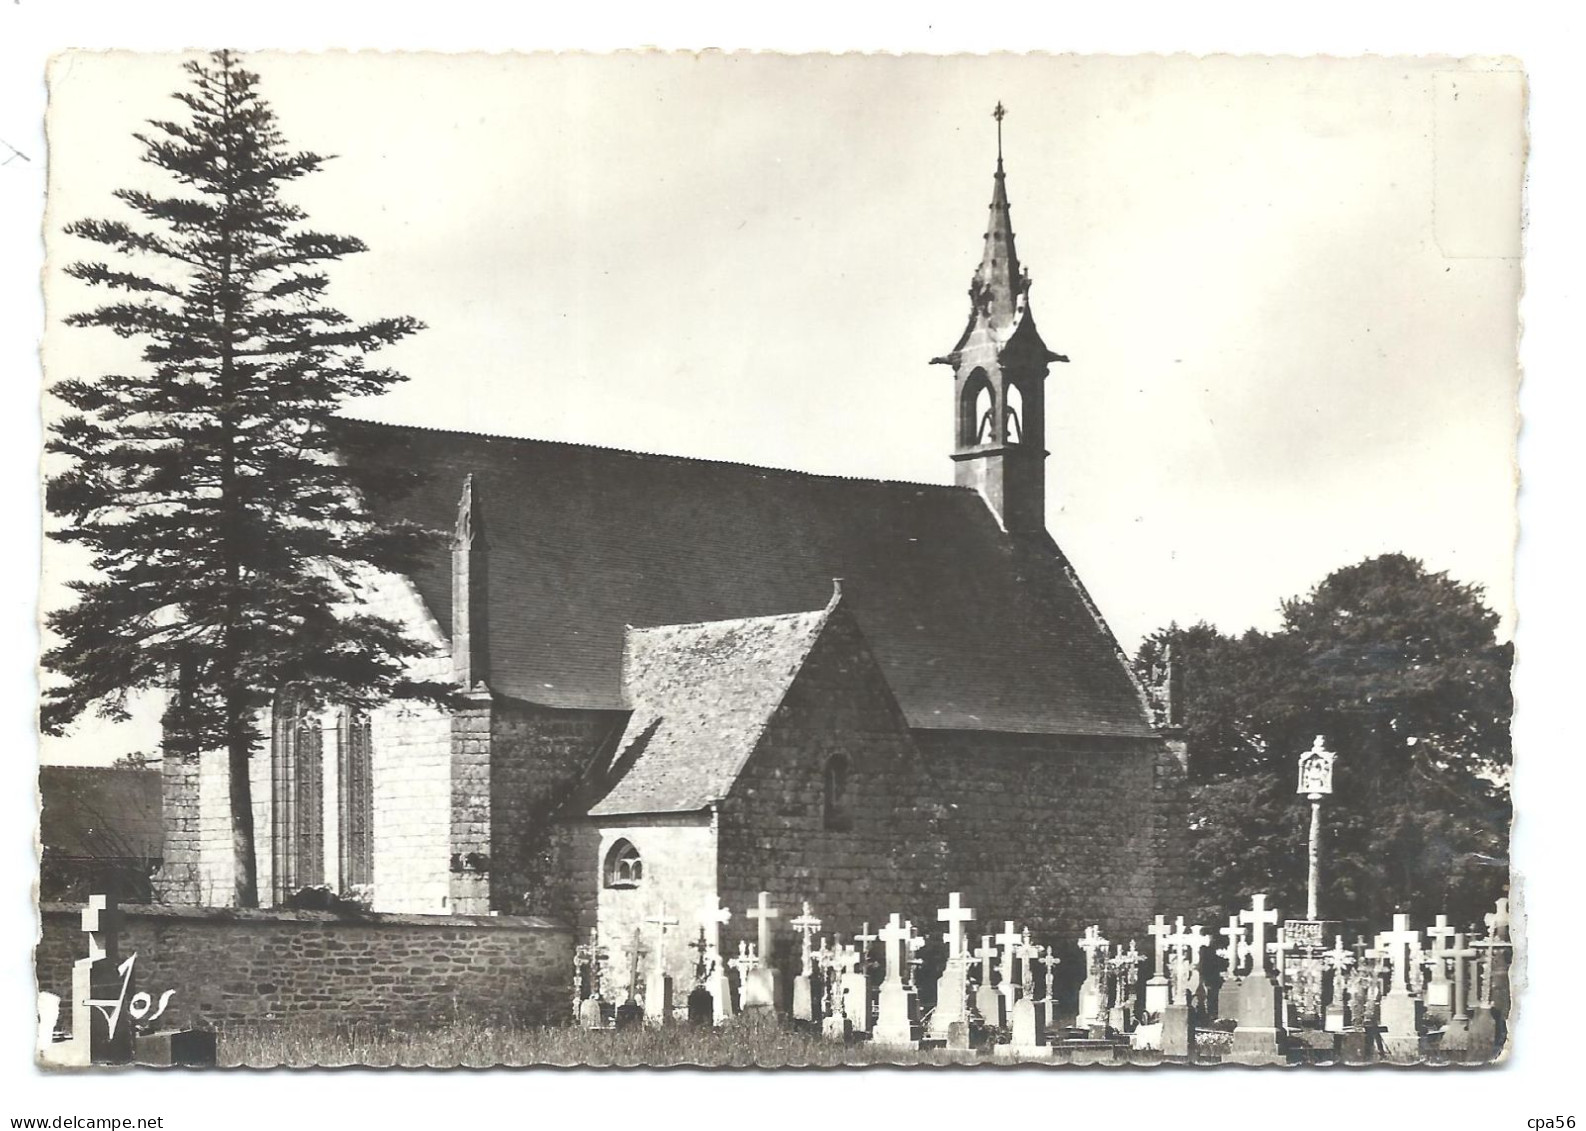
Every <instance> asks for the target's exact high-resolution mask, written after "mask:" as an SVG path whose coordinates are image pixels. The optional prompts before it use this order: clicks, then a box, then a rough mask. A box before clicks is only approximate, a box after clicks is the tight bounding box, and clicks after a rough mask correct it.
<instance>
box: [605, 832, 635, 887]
mask: <svg viewBox="0 0 1586 1131" xmlns="http://www.w3.org/2000/svg"><path fill="white" fill-rule="evenodd" d="M643 879H644V861H643V860H641V859H639V850H638V849H637V848H635V847H633V842H632V841H630V840H619V841H618V842H617V843H616V844H614V845H612V846H611V851H610V852H608V853H606V886H607V887H608V888H636V887H638V886H639V881H641V880H643Z"/></svg>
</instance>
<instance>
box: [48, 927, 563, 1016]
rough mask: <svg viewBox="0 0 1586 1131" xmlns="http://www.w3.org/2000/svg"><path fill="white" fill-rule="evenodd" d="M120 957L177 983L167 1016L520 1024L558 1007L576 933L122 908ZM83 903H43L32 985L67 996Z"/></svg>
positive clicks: (140, 977)
mask: <svg viewBox="0 0 1586 1131" xmlns="http://www.w3.org/2000/svg"><path fill="white" fill-rule="evenodd" d="M122 910H123V911H124V912H125V914H126V920H125V924H124V927H123V929H122V932H121V936H120V938H121V954H122V956H123V957H126V956H128V955H131V954H133V953H136V954H137V956H138V959H137V964H136V967H135V975H134V976H135V978H136V987H135V988H137V989H143V990H148V991H150V992H151V993H153V994H154V995H155V997H156V998H158V996H159V993H160V992H162V991H163V990H166V989H174V990H175V991H176V993H175V994H174V995H173V996H172V998H171V1003H170V1006H169V1007H168V1008H167V1010H166V1013H165V1016H164V1017H162V1018H161V1021H162V1023H163V1022H165V1021H170V1022H171V1023H172V1024H176V1025H187V1024H198V1023H204V1024H238V1023H250V1022H264V1021H269V1020H282V1019H286V1018H297V1017H302V1016H304V1015H315V1014H318V1015H321V1016H323V1017H325V1018H326V1019H327V1020H333V1021H337V1022H341V1021H358V1020H364V1021H406V1022H411V1023H436V1024H439V1023H442V1022H445V1021H447V1020H449V1019H451V1018H453V1017H454V1016H456V1015H458V1014H459V1013H461V1014H462V1015H465V1016H484V1017H491V1018H500V1017H507V1016H510V1017H514V1018H519V1019H522V1020H525V1021H527V1022H531V1023H533V1022H540V1021H544V1020H549V1019H554V1018H556V1017H557V1016H559V1015H560V1014H561V1013H563V1012H565V1011H566V998H567V984H568V976H569V975H568V971H569V970H570V969H571V966H572V945H573V944H572V932H571V931H570V930H568V929H567V927H566V926H565V925H564V924H561V923H558V922H556V921H554V920H549V919H539V918H532V917H527V916H524V917H508V916H500V917H497V916H489V917H475V916H461V915H456V916H442V915H435V916H421V915H380V914H369V915H364V916H361V917H359V918H357V919H351V918H339V917H337V916H335V915H332V914H330V913H328V912H313V911H296V912H278V911H249V910H240V909H235V908H208V907H170V906H164V905H157V906H128V907H124V908H123V909H122ZM80 912H81V905H68V904H46V905H43V907H42V908H41V916H42V920H43V936H42V939H41V941H40V943H39V946H38V949H37V951H36V952H35V956H34V957H35V969H36V972H37V976H38V983H39V988H40V989H41V990H49V991H50V992H52V993H55V994H59V995H60V996H61V997H62V998H65V999H68V1000H69V999H70V996H71V970H72V964H73V962H75V961H76V960H77V959H79V958H81V957H83V956H84V954H85V953H86V946H87V936H86V935H84V934H83V933H82V931H81V930H80V929H79V928H80V925H81V923H80Z"/></svg>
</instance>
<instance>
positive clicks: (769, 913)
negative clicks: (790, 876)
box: [748, 891, 781, 966]
mask: <svg viewBox="0 0 1586 1131" xmlns="http://www.w3.org/2000/svg"><path fill="white" fill-rule="evenodd" d="M779 914H781V912H779V911H777V909H776V908H774V907H772V906H771V893H770V892H768V891H763V892H761V893H760V903H759V905H758V906H756V907H751V908H749V911H748V916H749V918H751V919H753V920H755V922H756V925H757V926H758V928H759V933H758V939H759V953H760V961H761V962H763V963H765V964H766V965H767V966H769V965H770V964H771V920H772V919H775V918H776V917H777V916H778V915H779Z"/></svg>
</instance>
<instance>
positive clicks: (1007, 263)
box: [932, 102, 1068, 534]
mask: <svg viewBox="0 0 1586 1131" xmlns="http://www.w3.org/2000/svg"><path fill="white" fill-rule="evenodd" d="M1005 113H1006V111H1004V110H1003V108H1002V103H1000V102H999V103H997V108H996V110H994V111H993V112H992V115H991V116H992V117H993V118H995V119H996V120H997V172H996V177H995V179H994V181H993V184H992V190H991V218H990V222H989V223H988V224H987V226H986V235H985V239H986V246H985V250H984V252H983V253H982V255H981V258H980V267H979V269H978V270H976V272H975V277H974V278H973V279H972V280H971V281H970V284H969V324H968V326H966V327H965V328H964V333H963V335H962V336H961V337H960V338H959V339H958V344H957V345H956V346H954V347H953V349H952V352H951V353H948V354H946V355H944V356H942V357H938V358H933V359H932V364H935V365H950V366H952V369H953V420H954V427H953V462H954V463H955V465H956V467H955V474H954V481H955V482H956V483H957V484H958V485H959V486H960V487H973V488H974V489H975V490H977V491H979V492H980V494H981V496H982V497H983V498H984V499H985V500H986V505H987V506H989V507H990V508H991V509H992V511H993V513H995V514H996V516H997V521H998V522H1000V523H1001V524H1002V527H1003V529H1004V530H1006V531H1008V532H1009V533H1010V534H1040V533H1043V532H1045V530H1046V455H1047V453H1046V447H1045V444H1046V388H1045V386H1046V371H1047V367H1048V366H1049V365H1050V364H1051V363H1052V362H1054V361H1067V360H1068V358H1066V357H1064V356H1062V355H1061V354H1056V353H1053V352H1052V351H1051V350H1049V349H1047V348H1046V343H1045V342H1043V341H1042V340H1041V335H1040V332H1039V331H1038V330H1036V328H1035V318H1034V317H1033V316H1032V315H1031V313H1030V276H1029V274H1028V273H1027V272H1026V271H1025V270H1024V269H1023V268H1022V267H1020V266H1019V253H1018V251H1017V250H1015V248H1014V245H1013V222H1012V220H1011V218H1010V216H1009V212H1008V192H1007V186H1006V178H1005V176H1004V175H1003V171H1002V119H1003V116H1004V114H1005Z"/></svg>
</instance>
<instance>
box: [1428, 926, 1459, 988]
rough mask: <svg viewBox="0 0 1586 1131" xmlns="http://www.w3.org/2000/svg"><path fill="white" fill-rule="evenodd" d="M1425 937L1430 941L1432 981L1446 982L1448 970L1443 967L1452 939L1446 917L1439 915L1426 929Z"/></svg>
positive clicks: (1452, 929)
mask: <svg viewBox="0 0 1586 1131" xmlns="http://www.w3.org/2000/svg"><path fill="white" fill-rule="evenodd" d="M1426 937H1427V938H1429V939H1431V940H1432V945H1431V949H1430V954H1431V961H1432V981H1434V982H1446V981H1448V969H1447V966H1446V965H1445V963H1446V961H1447V959H1448V947H1449V944H1450V942H1451V940H1452V939H1453V937H1454V928H1453V927H1450V926H1449V925H1448V916H1447V915H1439V916H1438V917H1437V921H1436V922H1435V923H1433V924H1432V925H1431V926H1430V927H1428V928H1426Z"/></svg>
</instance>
